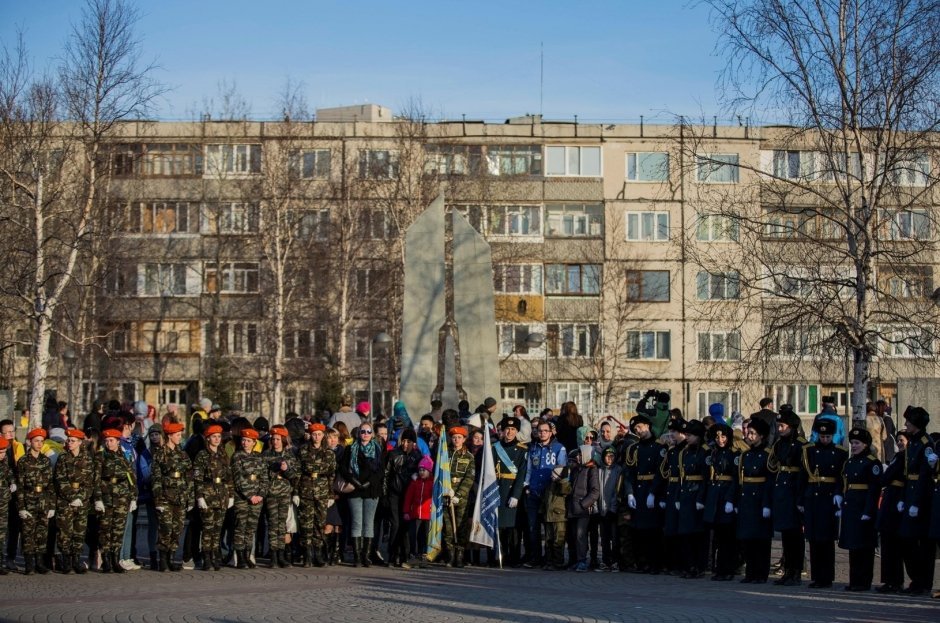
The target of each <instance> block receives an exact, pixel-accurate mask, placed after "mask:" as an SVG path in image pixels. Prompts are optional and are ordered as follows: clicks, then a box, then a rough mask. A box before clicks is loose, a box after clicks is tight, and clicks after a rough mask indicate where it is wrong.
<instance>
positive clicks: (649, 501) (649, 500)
mask: <svg viewBox="0 0 940 623" xmlns="http://www.w3.org/2000/svg"><path fill="white" fill-rule="evenodd" d="M655 506H656V496H655V495H653V494H652V493H650V494H649V495H648V496H646V508H653V507H655Z"/></svg>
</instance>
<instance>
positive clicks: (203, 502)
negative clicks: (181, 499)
mask: <svg viewBox="0 0 940 623" xmlns="http://www.w3.org/2000/svg"><path fill="white" fill-rule="evenodd" d="M196 504H198V505H199V508H200V510H206V509H208V508H209V505H208V504H206V498H199V499H198V500H196Z"/></svg>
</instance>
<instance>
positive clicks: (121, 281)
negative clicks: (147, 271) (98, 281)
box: [104, 264, 137, 296]
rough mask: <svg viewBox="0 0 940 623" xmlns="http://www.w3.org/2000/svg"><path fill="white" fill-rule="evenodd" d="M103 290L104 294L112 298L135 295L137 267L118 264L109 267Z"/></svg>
mask: <svg viewBox="0 0 940 623" xmlns="http://www.w3.org/2000/svg"><path fill="white" fill-rule="evenodd" d="M104 288H105V292H107V293H108V294H111V295H114V296H132V295H135V294H137V265H136V264H130V265H127V264H118V265H117V266H111V267H109V268H108V272H107V274H106V276H105V284H104Z"/></svg>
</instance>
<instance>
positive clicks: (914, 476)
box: [907, 474, 920, 480]
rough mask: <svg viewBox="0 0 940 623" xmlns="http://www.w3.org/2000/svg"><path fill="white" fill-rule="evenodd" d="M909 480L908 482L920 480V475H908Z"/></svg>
mask: <svg viewBox="0 0 940 623" xmlns="http://www.w3.org/2000/svg"><path fill="white" fill-rule="evenodd" d="M907 479H908V480H920V474H908V475H907Z"/></svg>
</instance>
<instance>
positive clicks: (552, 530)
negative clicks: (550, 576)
mask: <svg viewBox="0 0 940 623" xmlns="http://www.w3.org/2000/svg"><path fill="white" fill-rule="evenodd" d="M567 533H568V526H567V522H565V521H546V522H545V562H546V563H548V564H550V565H555V566H556V567H564V566H565V536H566V535H567Z"/></svg>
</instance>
